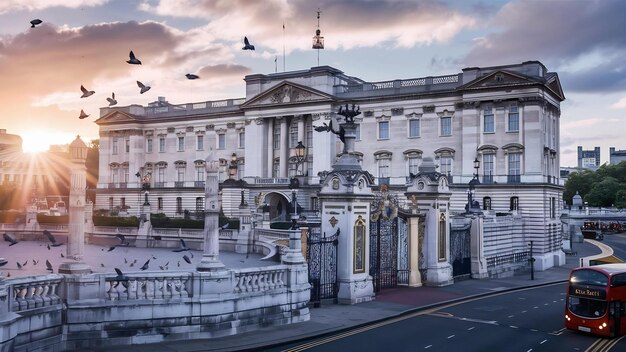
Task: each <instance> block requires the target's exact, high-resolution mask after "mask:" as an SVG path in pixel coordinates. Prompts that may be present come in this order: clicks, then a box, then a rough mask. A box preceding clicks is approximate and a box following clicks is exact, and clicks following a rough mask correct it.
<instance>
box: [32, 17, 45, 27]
mask: <svg viewBox="0 0 626 352" xmlns="http://www.w3.org/2000/svg"><path fill="white" fill-rule="evenodd" d="M42 23H43V21H42V20H40V19H39V18H35V19H34V20H32V21H30V28H35V27H36V26H38V25H40V24H42Z"/></svg>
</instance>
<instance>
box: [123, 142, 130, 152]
mask: <svg viewBox="0 0 626 352" xmlns="http://www.w3.org/2000/svg"><path fill="white" fill-rule="evenodd" d="M124 150H125V152H126V153H130V139H125V140H124Z"/></svg>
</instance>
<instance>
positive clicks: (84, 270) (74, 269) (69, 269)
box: [59, 262, 91, 274]
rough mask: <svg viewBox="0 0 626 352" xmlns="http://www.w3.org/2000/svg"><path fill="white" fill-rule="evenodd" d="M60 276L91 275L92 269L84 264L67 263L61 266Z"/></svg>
mask: <svg viewBox="0 0 626 352" xmlns="http://www.w3.org/2000/svg"><path fill="white" fill-rule="evenodd" d="M59 274H91V268H90V267H89V265H87V264H85V263H83V262H65V263H62V264H61V265H59Z"/></svg>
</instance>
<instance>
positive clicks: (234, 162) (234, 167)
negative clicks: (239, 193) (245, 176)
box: [228, 153, 237, 179]
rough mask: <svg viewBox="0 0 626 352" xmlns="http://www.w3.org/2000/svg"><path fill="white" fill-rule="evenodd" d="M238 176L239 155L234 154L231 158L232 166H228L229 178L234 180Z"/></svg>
mask: <svg viewBox="0 0 626 352" xmlns="http://www.w3.org/2000/svg"><path fill="white" fill-rule="evenodd" d="M235 175H237V154H236V153H233V155H231V157H230V165H228V177H229V178H231V179H232V178H234V177H235Z"/></svg>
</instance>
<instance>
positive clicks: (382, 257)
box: [369, 216, 410, 292]
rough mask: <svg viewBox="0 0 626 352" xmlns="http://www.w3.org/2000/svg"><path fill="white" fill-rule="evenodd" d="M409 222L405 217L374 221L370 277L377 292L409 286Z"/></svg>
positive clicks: (371, 238) (371, 240)
mask: <svg viewBox="0 0 626 352" xmlns="http://www.w3.org/2000/svg"><path fill="white" fill-rule="evenodd" d="M409 268H410V266H409V240H408V223H407V220H406V219H405V218H402V217H400V216H397V217H395V218H383V217H379V218H378V219H377V220H375V221H370V271H369V273H370V275H371V276H372V279H373V281H374V292H379V291H380V290H381V289H384V288H392V287H396V286H398V284H403V285H408V283H409Z"/></svg>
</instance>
